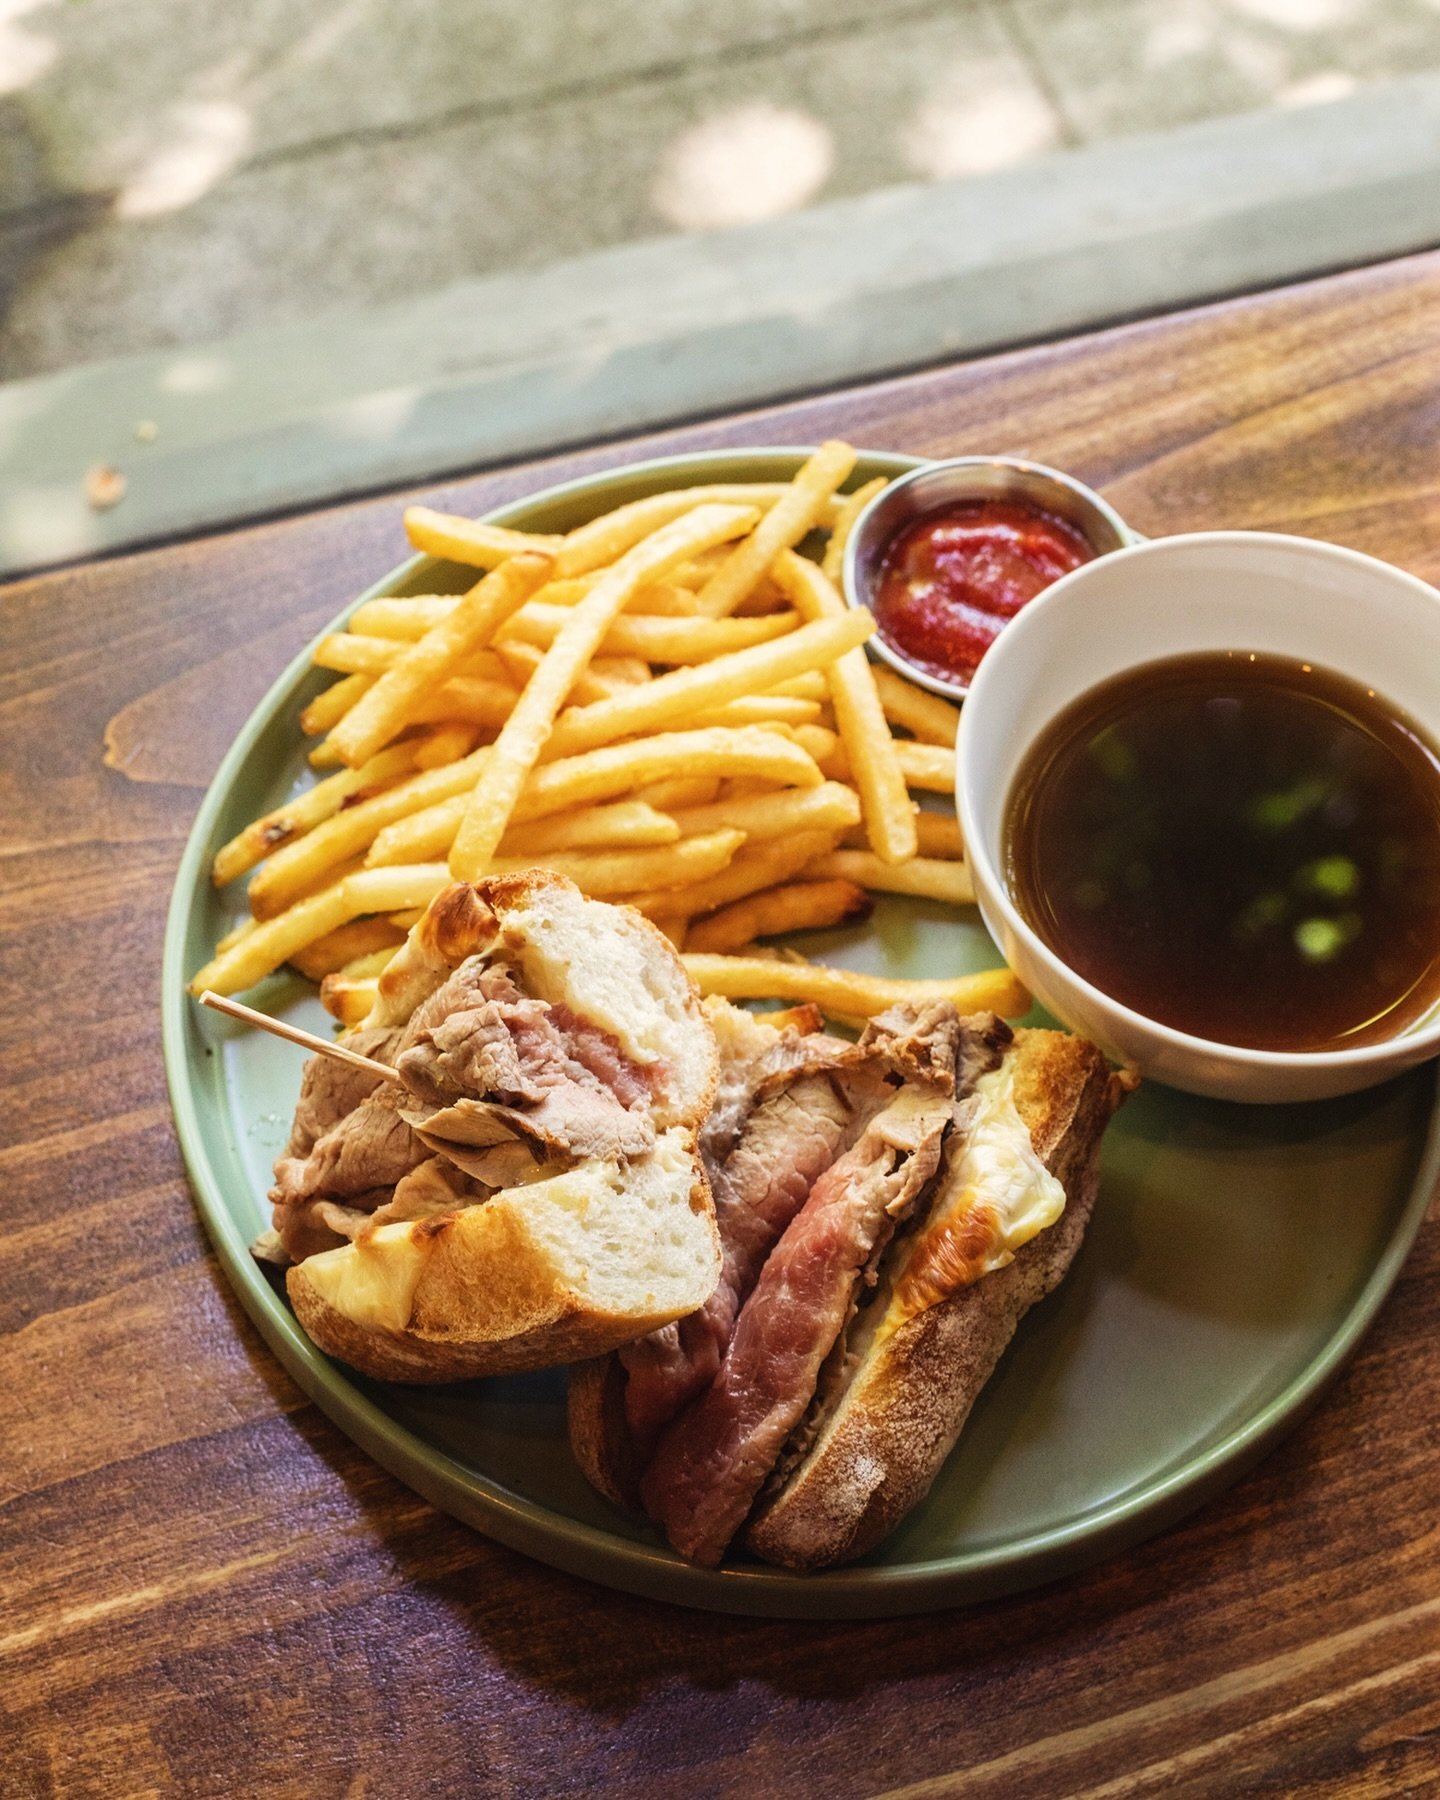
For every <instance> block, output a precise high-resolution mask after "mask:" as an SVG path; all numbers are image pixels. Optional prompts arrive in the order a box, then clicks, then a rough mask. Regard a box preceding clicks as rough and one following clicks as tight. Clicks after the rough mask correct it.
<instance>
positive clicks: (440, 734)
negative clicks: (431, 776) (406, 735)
mask: <svg viewBox="0 0 1440 1800" xmlns="http://www.w3.org/2000/svg"><path fill="white" fill-rule="evenodd" d="M479 742H480V727H479V725H473V724H471V723H469V721H467V720H462V719H454V720H450V721H448V722H446V723H444V724H440V725H436V726H434V727H433V728H432V729H431V730H430V731H427V732H426V733H425V735H424V736H423V737H417V738H416V739H415V740H414V743H415V767H416V768H417V769H443V768H444V767H445V766H446V765H447V764H448V763H453V762H459V760H460V758H461V757H462V756H468V755H469V754H470V752H471V751H472V750H473V749H474V748H475V746H476V745H477V744H478V743H479Z"/></svg>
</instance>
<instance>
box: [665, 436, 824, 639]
mask: <svg viewBox="0 0 1440 1800" xmlns="http://www.w3.org/2000/svg"><path fill="white" fill-rule="evenodd" d="M854 467H855V452H854V450H852V449H851V447H850V446H849V444H841V443H836V442H831V443H827V444H822V445H821V446H820V448H819V449H818V450H817V451H816V452H815V454H814V455H813V456H812V457H810V458H809V460H808V461H807V462H805V463H804V464H803V465H802V467H801V468H800V469H799V470H798V471H797V473H796V476H795V479H794V481H793V482H792V483H791V484H790V491H789V492H788V493H787V494H785V495H783V496H782V497H781V498H780V499H779V500H777V501H776V502H775V504H774V505H773V506H772V507H771V508H770V510H769V511H768V512H767V513H766V514H765V516H764V518H763V519H761V521H760V523H759V524H758V525H757V526H756V527H755V530H754V531H753V532H752V533H751V534H750V536H749V537H748V538H746V539H745V540H744V542H743V543H740V544H737V545H736V547H735V548H734V549H733V550H732V551H731V552H730V554H729V556H727V557H726V558H725V561H724V562H723V563H721V565H720V567H719V568H718V569H717V570H716V571H715V573H714V574H713V575H712V576H711V577H710V579H709V580H708V581H707V582H706V583H705V585H704V587H703V588H701V590H700V592H699V594H698V595H697V597H696V601H695V610H696V611H697V612H699V613H702V614H704V615H705V616H706V617H708V618H711V619H719V618H723V617H725V616H726V615H727V614H728V613H733V612H734V611H735V608H736V607H737V606H739V605H740V603H741V601H743V600H745V599H746V598H748V596H749V595H750V593H751V592H752V591H753V590H754V588H755V587H756V585H757V584H758V583H759V581H760V579H761V577H762V576H763V575H765V574H766V573H767V572H768V571H769V568H770V565H771V564H772V563H773V562H774V560H775V558H776V557H777V556H778V555H779V554H780V552H781V551H782V550H789V549H792V548H793V547H794V546H795V545H796V544H798V543H799V542H800V540H801V538H803V537H804V536H806V534H807V533H809V532H811V531H813V530H814V528H815V527H816V526H817V525H818V524H819V523H820V521H821V520H822V519H823V518H824V517H826V515H827V511H828V507H829V502H830V500H831V498H832V497H833V495H834V493H835V490H836V488H838V487H839V486H840V484H841V482H842V481H844V480H845V478H846V476H847V475H848V474H849V473H850V471H851V470H852V469H853V468H854Z"/></svg>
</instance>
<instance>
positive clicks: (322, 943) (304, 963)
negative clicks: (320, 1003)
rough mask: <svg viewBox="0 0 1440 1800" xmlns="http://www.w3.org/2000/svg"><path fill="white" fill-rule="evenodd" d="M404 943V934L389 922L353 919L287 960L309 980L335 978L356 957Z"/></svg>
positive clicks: (386, 920) (385, 920)
mask: <svg viewBox="0 0 1440 1800" xmlns="http://www.w3.org/2000/svg"><path fill="white" fill-rule="evenodd" d="M404 942H405V933H404V932H403V931H401V930H400V929H399V928H398V927H397V926H396V925H395V923H394V922H393V920H390V919H356V920H354V921H353V922H352V923H351V924H349V925H342V926H341V927H340V929H339V930H338V931H332V932H330V933H329V934H328V935H327V936H325V937H322V938H316V940H315V942H314V943H313V944H307V945H306V946H305V948H304V949H303V950H297V951H296V952H295V954H294V956H292V957H291V958H290V961H291V964H292V965H293V966H294V967H295V968H296V969H298V970H299V971H300V973H301V974H302V975H304V976H305V977H306V978H307V980H310V981H322V980H323V979H324V978H325V976H327V975H334V974H335V973H336V972H337V971H339V970H341V969H343V968H344V967H345V965H346V964H347V963H351V962H354V960H355V958H356V957H357V956H369V955H372V954H373V953H374V952H375V951H376V950H386V949H394V948H395V947H396V946H397V945H400V944H403V943H404Z"/></svg>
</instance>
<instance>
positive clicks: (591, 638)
mask: <svg viewBox="0 0 1440 1800" xmlns="http://www.w3.org/2000/svg"><path fill="white" fill-rule="evenodd" d="M754 519H755V512H754V509H753V508H752V507H741V506H699V507H696V508H695V510H694V511H693V512H691V513H688V514H686V515H684V516H683V517H682V518H680V519H676V520H674V521H673V522H672V523H671V524H669V525H663V526H661V528H660V530H659V531H657V532H654V533H652V534H651V535H650V536H649V537H647V538H642V539H641V541H640V542H639V543H638V544H636V545H635V546H634V548H633V549H631V550H627V551H626V552H625V554H624V556H622V557H621V558H620V560H619V562H617V563H615V564H614V565H613V566H612V567H611V568H610V570H609V571H608V572H607V573H606V575H605V576H604V577H603V578H602V579H601V580H600V581H598V582H596V584H595V586H594V587H593V588H592V589H591V590H590V592H589V593H588V594H587V595H586V596H585V598H584V599H583V600H582V601H581V602H580V604H579V605H578V606H577V607H576V608H575V609H574V611H573V612H572V613H571V614H570V616H569V618H568V619H567V620H566V623H565V627H564V629H563V630H562V631H561V633H560V635H559V636H558V637H557V638H556V640H555V642H554V643H553V644H552V645H551V646H550V650H549V652H548V654H547V655H546V657H545V660H544V662H543V663H541V665H540V667H539V668H538V669H537V670H536V671H535V673H534V674H533V675H532V676H531V677H530V680H529V681H528V682H527V683H526V684H525V691H524V693H522V694H521V696H520V699H519V701H518V702H517V703H516V707H515V710H514V712H513V713H511V715H510V717H509V718H508V719H507V720H506V721H505V725H504V727H503V728H502V730H501V732H500V736H499V737H498V738H497V739H496V740H495V744H494V746H493V748H492V750H491V752H490V761H489V763H488V765H487V767H486V770H485V773H484V776H483V777H482V778H481V780H480V781H479V782H478V783H477V784H476V787H475V790H474V792H473V793H472V794H471V797H470V804H469V806H468V808H467V809H466V813H465V817H464V819H463V820H462V821H461V825H460V830H459V832H458V834H457V835H456V839H455V842H454V844H453V845H452V846H451V848H450V864H451V870H452V873H453V874H454V875H455V876H456V877H457V878H458V879H460V880H465V881H473V880H475V879H476V878H477V877H478V876H480V875H483V874H484V872H485V870H486V867H487V866H488V864H489V861H490V858H491V857H492V856H493V855H494V854H495V850H496V847H497V845H498V844H499V842H500V839H501V838H502V837H503V836H504V833H505V827H506V825H507V824H509V822H510V816H511V814H512V813H513V812H514V810H515V805H516V802H517V801H518V800H519V798H520V791H521V789H522V788H523V787H524V785H525V782H526V779H527V777H528V776H529V773H530V771H531V769H533V768H534V766H535V764H536V762H537V761H538V760H539V756H540V752H541V750H542V749H543V748H544V745H545V740H546V739H547V738H548V737H549V736H550V732H551V728H552V727H553V725H554V723H555V716H556V714H557V713H558V712H559V710H560V708H561V706H562V705H563V704H564V701H565V696H566V695H567V694H568V693H569V692H570V689H571V688H572V687H573V686H574V685H575V680H576V677H577V676H578V675H579V674H580V672H581V670H582V669H584V667H585V666H586V664H587V663H588V662H589V661H590V659H591V657H593V656H594V655H595V653H596V651H597V650H598V649H599V647H600V644H601V642H602V640H603V639H604V637H605V634H606V632H607V631H608V630H609V629H610V627H611V625H612V624H613V623H614V622H615V620H616V619H617V618H618V617H619V615H620V614H621V613H622V612H623V611H624V609H625V607H626V605H627V604H628V603H629V601H630V600H631V599H632V597H633V596H634V595H635V593H636V592H637V591H638V590H639V589H640V588H642V587H643V586H644V585H645V584H646V582H647V581H657V580H659V579H660V578H661V577H662V576H663V575H665V574H666V573H668V571H669V570H671V569H673V568H674V567H675V566H676V565H677V564H679V563H682V562H684V561H685V559H686V558H687V557H689V556H693V555H694V554H695V552H696V551H697V550H705V549H708V548H709V547H710V546H711V545H712V544H717V543H725V542H726V541H728V540H729V539H730V538H733V537H734V536H736V535H737V533H739V532H741V531H745V530H747V529H749V527H750V525H751V524H753V522H754ZM652 685H653V683H647V684H646V687H645V688H644V689H641V690H639V691H640V692H642V693H643V692H646V691H648V689H649V687H650V686H652ZM604 704H610V703H608V702H606V703H604Z"/></svg>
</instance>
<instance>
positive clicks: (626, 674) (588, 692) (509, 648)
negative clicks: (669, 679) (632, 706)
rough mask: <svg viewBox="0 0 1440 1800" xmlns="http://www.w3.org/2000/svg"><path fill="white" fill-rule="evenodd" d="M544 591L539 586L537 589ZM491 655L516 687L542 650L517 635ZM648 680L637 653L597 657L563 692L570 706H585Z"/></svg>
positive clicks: (541, 656) (540, 658) (541, 657)
mask: <svg viewBox="0 0 1440 1800" xmlns="http://www.w3.org/2000/svg"><path fill="white" fill-rule="evenodd" d="M541 591H542V592H543V591H544V590H543V589H542V590H541ZM495 655H496V657H497V658H498V659H499V660H500V662H501V664H502V665H503V666H504V669H505V672H506V674H507V676H508V677H509V678H510V679H511V680H513V681H514V682H515V683H516V685H517V686H519V687H524V685H525V683H526V682H527V681H528V680H529V679H530V677H531V676H532V675H533V674H534V673H535V671H536V670H537V669H538V668H539V667H540V664H541V662H542V661H543V660H544V657H545V652H544V650H543V649H542V648H541V647H540V645H538V644H527V643H524V642H523V641H521V640H520V639H518V638H512V639H511V640H510V641H509V642H506V643H499V644H496V646H495ZM649 680H650V665H649V663H648V662H646V661H645V659H644V658H643V657H640V656H597V657H596V658H595V659H594V661H593V662H592V663H591V664H590V666H589V668H587V669H584V670H582V672H581V673H580V674H579V675H578V676H577V677H576V680H575V685H574V687H572V688H571V690H570V692H569V693H568V694H567V695H566V701H567V703H568V704H569V705H571V706H589V705H590V704H591V703H592V701H595V700H608V699H609V698H610V696H611V695H612V694H618V693H621V692H622V691H623V690H624V689H625V688H631V687H638V686H639V685H640V683H641V682H644V681H649Z"/></svg>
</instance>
